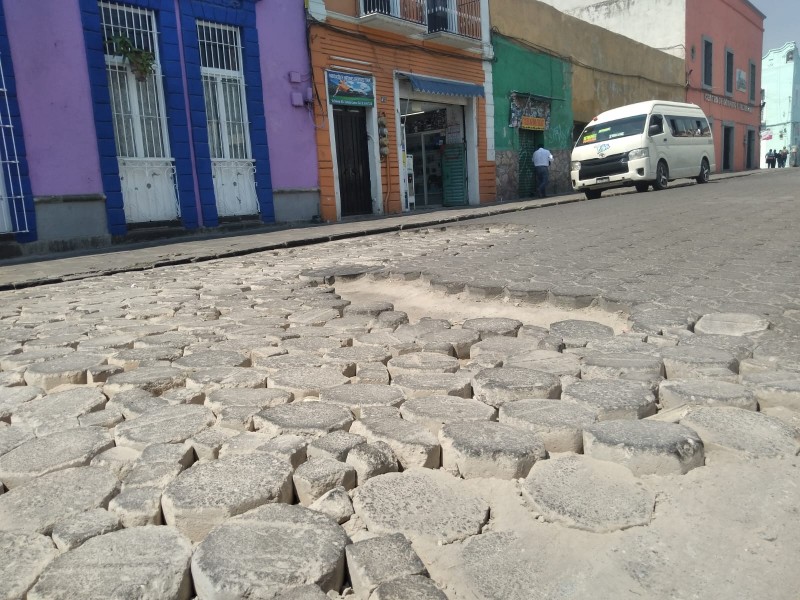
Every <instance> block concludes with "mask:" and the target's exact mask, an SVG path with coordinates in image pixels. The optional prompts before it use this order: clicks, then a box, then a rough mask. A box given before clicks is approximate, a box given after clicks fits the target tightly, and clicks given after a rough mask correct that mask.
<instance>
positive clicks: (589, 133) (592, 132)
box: [575, 115, 647, 146]
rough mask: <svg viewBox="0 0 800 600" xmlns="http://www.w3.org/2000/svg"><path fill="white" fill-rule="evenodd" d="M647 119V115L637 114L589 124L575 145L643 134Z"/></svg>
mask: <svg viewBox="0 0 800 600" xmlns="http://www.w3.org/2000/svg"><path fill="white" fill-rule="evenodd" d="M645 121H647V115H636V116H635V117H626V118H624V119H617V120H616V121H606V122H605V123H595V124H592V125H589V126H587V127H586V129H584V130H583V133H582V134H581V137H579V138H578V143H577V144H575V145H576V146H586V145H587V144H595V143H597V142H606V141H608V140H614V139H616V138H621V137H626V136H629V135H641V134H642V133H644V123H645Z"/></svg>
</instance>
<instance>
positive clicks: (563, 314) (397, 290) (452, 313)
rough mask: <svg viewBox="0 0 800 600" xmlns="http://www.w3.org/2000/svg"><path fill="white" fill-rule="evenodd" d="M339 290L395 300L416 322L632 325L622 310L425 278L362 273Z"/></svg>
mask: <svg viewBox="0 0 800 600" xmlns="http://www.w3.org/2000/svg"><path fill="white" fill-rule="evenodd" d="M336 293H337V294H339V295H340V296H342V297H343V298H345V299H347V300H350V301H351V302H368V301H384V302H391V303H392V304H394V308H395V310H399V311H403V312H405V313H407V314H408V318H409V320H410V321H411V322H412V323H415V322H416V321H418V320H419V319H420V318H422V317H431V318H434V319H448V320H449V321H450V322H451V323H453V324H454V325H458V324H461V323H463V322H464V321H466V320H467V319H474V318H476V317H505V318H509V319H517V320H519V321H522V322H523V323H524V324H526V325H537V326H539V327H550V324H551V323H555V322H556V321H564V320H567V319H580V320H584V321H595V322H597V323H602V324H604V325H608V326H609V327H612V328H613V329H614V333H616V334H620V333H623V332H625V331H628V330H629V327H630V325H629V323H628V318H627V315H625V314H623V313H621V312H617V313H611V312H607V311H604V310H601V309H598V308H585V309H575V310H569V309H565V308H560V307H557V306H553V305H551V304H536V305H532V304H524V303H521V302H515V301H511V300H509V299H507V298H505V299H504V298H497V299H476V298H474V297H472V296H470V295H469V294H467V293H460V294H445V293H444V292H439V291H436V290H433V289H431V287H430V286H429V285H427V284H425V283H423V282H422V281H398V280H391V279H388V280H387V279H377V280H375V279H372V278H368V277H362V278H360V279H356V280H351V281H337V282H336Z"/></svg>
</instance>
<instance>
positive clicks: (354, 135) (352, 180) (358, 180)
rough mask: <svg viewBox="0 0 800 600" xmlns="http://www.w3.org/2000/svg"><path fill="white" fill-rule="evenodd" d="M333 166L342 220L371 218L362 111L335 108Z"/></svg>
mask: <svg viewBox="0 0 800 600" xmlns="http://www.w3.org/2000/svg"><path fill="white" fill-rule="evenodd" d="M333 127H334V132H335V134H336V163H337V165H338V172H339V198H340V200H341V205H342V216H343V217H349V216H352V215H368V214H372V185H371V182H370V176H369V154H368V153H367V111H366V109H365V108H363V107H352V106H348V107H344V106H342V107H335V108H334V109H333Z"/></svg>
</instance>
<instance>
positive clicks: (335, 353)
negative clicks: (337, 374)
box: [322, 346, 392, 374]
mask: <svg viewBox="0 0 800 600" xmlns="http://www.w3.org/2000/svg"><path fill="white" fill-rule="evenodd" d="M322 358H323V360H324V361H325V362H326V363H330V364H337V365H339V366H340V367H341V366H342V365H347V364H352V365H355V368H356V370H358V368H359V367H360V366H363V365H368V364H371V363H379V364H381V365H385V364H386V363H387V362H389V360H390V359H391V358H392V354H391V352H389V351H388V350H386V349H385V348H382V347H380V346H349V347H347V348H334V349H332V350H328V351H327V352H325V354H324V355H323V356H322ZM354 374H355V373H354Z"/></svg>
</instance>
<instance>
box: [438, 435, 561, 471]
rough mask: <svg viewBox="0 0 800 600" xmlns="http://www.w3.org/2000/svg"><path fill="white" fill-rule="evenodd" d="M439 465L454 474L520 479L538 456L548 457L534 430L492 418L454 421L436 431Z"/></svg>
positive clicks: (540, 457) (538, 458)
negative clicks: (437, 435)
mask: <svg viewBox="0 0 800 600" xmlns="http://www.w3.org/2000/svg"><path fill="white" fill-rule="evenodd" d="M439 443H440V444H441V446H442V467H443V468H444V469H445V470H446V471H448V472H450V473H451V474H453V475H455V476H457V477H463V478H464V479H473V478H477V477H486V478H489V477H494V478H497V479H519V478H521V477H525V476H527V475H528V472H529V471H530V470H531V467H533V464H534V463H535V462H536V461H537V460H542V459H545V458H547V450H545V446H544V442H543V441H542V440H541V439H540V438H539V436H538V435H536V434H535V433H533V432H530V431H526V430H521V429H518V428H516V427H512V426H511V425H506V424H504V423H495V422H480V421H473V422H456V423H447V424H445V425H444V426H443V427H442V429H441V431H440V432H439Z"/></svg>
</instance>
